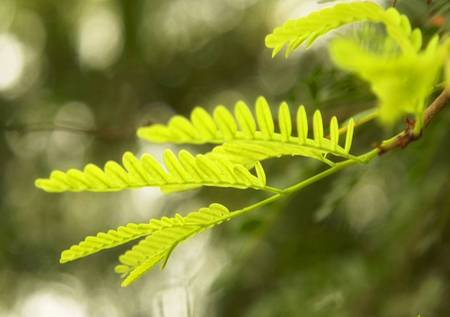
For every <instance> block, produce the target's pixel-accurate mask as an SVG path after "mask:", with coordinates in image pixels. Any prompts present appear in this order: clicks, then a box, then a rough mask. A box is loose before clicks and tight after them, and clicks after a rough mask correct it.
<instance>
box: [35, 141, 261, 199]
mask: <svg viewBox="0 0 450 317" xmlns="http://www.w3.org/2000/svg"><path fill="white" fill-rule="evenodd" d="M163 159H164V165H165V169H166V170H167V171H166V170H165V169H164V168H163V166H162V165H161V164H160V163H158V162H157V161H156V160H155V158H154V157H152V156H151V155H149V154H144V155H143V156H142V157H141V158H140V159H138V158H136V157H135V156H134V155H133V154H132V153H130V152H127V153H125V154H124V155H123V159H122V162H123V166H124V167H125V168H123V167H122V166H120V165H119V164H117V163H115V162H112V161H110V162H107V163H106V164H105V167H104V169H103V170H102V169H100V168H99V167H97V166H95V165H93V164H88V165H87V166H86V167H85V168H84V170H83V171H80V170H75V169H70V170H68V171H67V172H65V173H64V172H62V171H54V172H52V173H51V174H50V177H49V178H48V179H38V180H36V186H37V187H38V188H41V189H43V190H45V191H47V192H65V191H73V192H80V191H94V192H111V191H119V190H123V189H130V188H141V187H159V188H161V190H162V191H164V192H174V191H182V190H188V189H192V188H198V187H201V186H214V187H232V188H240V189H244V188H254V189H258V190H264V189H265V188H266V184H265V179H260V178H258V177H255V176H254V175H252V174H251V173H250V172H249V171H248V170H247V169H246V168H245V167H244V166H242V165H238V164H233V163H231V162H229V161H226V160H225V159H222V160H220V161H217V160H213V159H212V158H211V157H209V156H206V155H201V154H200V155H197V156H195V157H194V156H193V155H191V154H190V153H189V152H187V151H184V150H182V151H180V153H179V155H178V157H177V156H176V155H175V154H174V153H173V152H172V151H170V150H166V151H165V152H164V156H163Z"/></svg>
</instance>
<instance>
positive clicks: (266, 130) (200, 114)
mask: <svg viewBox="0 0 450 317" xmlns="http://www.w3.org/2000/svg"><path fill="white" fill-rule="evenodd" d="M255 114H256V116H254V115H253V114H252V111H251V110H250V109H249V107H248V106H247V105H246V104H245V103H244V102H242V101H239V102H237V103H236V105H235V108H234V115H235V117H234V118H233V117H232V115H231V113H230V112H229V111H228V110H226V109H225V108H224V107H223V106H219V107H218V108H216V110H214V119H212V118H211V116H210V115H208V114H207V112H206V111H205V110H203V109H202V108H199V107H197V108H196V109H195V110H194V111H193V113H192V114H191V119H192V124H191V126H192V127H193V129H197V131H199V133H198V134H197V135H195V134H194V133H187V132H186V131H181V132H179V131H177V130H176V129H177V128H176V127H175V126H173V125H171V124H170V122H169V125H168V126H163V125H153V126H150V127H144V128H140V129H139V131H138V135H139V136H140V137H142V138H144V139H146V140H149V141H151V142H173V143H193V144H199V143H224V144H222V145H220V146H217V147H215V148H214V150H213V151H212V152H211V153H208V154H207V156H208V157H210V158H212V159H214V160H216V161H217V160H222V159H226V160H229V161H231V162H233V163H235V164H242V165H244V166H246V167H248V168H251V167H253V166H254V165H255V162H257V161H260V160H265V159H269V158H273V157H280V156H283V155H292V156H306V157H310V158H314V159H317V160H320V161H323V162H324V163H326V164H330V165H332V162H331V161H329V160H328V159H326V158H325V156H326V155H328V154H332V155H333V156H336V157H342V158H345V159H356V158H355V157H354V156H352V155H350V154H349V152H348V151H344V148H343V147H341V146H340V145H339V143H338V142H339V139H338V138H334V139H331V138H325V137H324V133H323V131H324V127H323V122H322V117H321V114H320V112H316V113H315V114H314V119H313V130H314V135H313V137H308V118H307V115H306V111H305V107H304V106H300V107H299V108H298V110H297V115H296V118H297V120H296V121H297V122H296V126H297V135H294V134H293V133H292V126H293V124H292V117H291V114H290V110H289V106H288V105H287V103H285V102H283V103H281V104H280V106H279V108H278V131H279V132H276V131H275V122H274V120H273V118H272V113H271V110H270V107H269V105H268V103H267V101H266V100H265V99H264V98H263V97H259V98H258V99H257V101H256V103H255ZM202 118H203V119H204V122H205V123H204V124H201V123H200V122H201V119H202ZM236 122H237V123H238V124H239V127H237V125H236ZM256 123H257V124H256ZM200 127H201V128H200ZM213 129H215V130H213ZM202 131H203V132H202ZM205 131H206V132H205ZM180 135H182V136H183V137H182V138H180V137H179V136H180ZM187 135H193V136H194V138H193V139H189V138H188V137H187Z"/></svg>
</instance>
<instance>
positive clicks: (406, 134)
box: [378, 89, 450, 155]
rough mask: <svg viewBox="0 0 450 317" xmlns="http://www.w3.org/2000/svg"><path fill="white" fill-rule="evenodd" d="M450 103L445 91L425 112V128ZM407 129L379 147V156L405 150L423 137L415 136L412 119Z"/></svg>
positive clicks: (447, 92)
mask: <svg viewBox="0 0 450 317" xmlns="http://www.w3.org/2000/svg"><path fill="white" fill-rule="evenodd" d="M449 101H450V92H449V91H448V90H447V89H444V90H443V91H442V92H441V94H440V95H439V96H438V97H437V98H436V99H435V100H434V101H433V102H432V103H431V105H430V106H429V107H428V108H427V109H426V110H425V113H424V127H427V126H428V125H429V124H430V122H431V121H432V120H433V118H434V117H435V115H436V114H438V113H439V112H440V111H441V110H442V109H443V108H444V107H445V106H446V105H447V104H448V102H449ZM406 125H407V126H406V129H405V130H404V131H402V132H401V133H399V134H398V135H396V136H395V137H393V138H391V139H389V140H387V141H385V142H383V143H382V144H381V145H379V146H378V154H379V155H382V154H384V153H386V152H389V151H392V150H394V149H397V148H405V147H407V146H408V145H409V144H410V143H411V142H414V141H416V140H417V139H419V138H420V137H421V134H419V135H417V134H414V132H413V131H414V126H415V122H414V121H413V120H411V119H409V120H407V121H406Z"/></svg>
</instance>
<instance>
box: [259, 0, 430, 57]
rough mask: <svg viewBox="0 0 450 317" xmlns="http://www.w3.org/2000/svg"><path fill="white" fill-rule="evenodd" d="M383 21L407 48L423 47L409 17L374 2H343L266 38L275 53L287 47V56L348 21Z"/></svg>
mask: <svg viewBox="0 0 450 317" xmlns="http://www.w3.org/2000/svg"><path fill="white" fill-rule="evenodd" d="M362 21H368V22H374V23H383V24H384V25H385V26H386V30H387V33H388V34H389V36H390V37H391V38H393V39H394V40H395V41H396V42H397V44H398V45H399V46H400V48H401V49H402V50H403V51H405V52H406V51H408V52H412V51H417V50H418V49H420V43H421V33H420V31H419V30H418V29H416V30H414V31H412V30H411V25H410V23H409V20H408V18H407V17H406V16H404V15H400V13H399V12H398V11H397V10H396V9H395V8H389V9H387V10H385V9H383V8H382V7H380V6H379V5H377V4H375V3H373V2H355V3H340V4H337V5H335V6H334V7H331V8H326V9H323V10H320V11H316V12H313V13H311V14H310V15H308V16H306V17H302V18H300V19H297V20H289V21H287V22H286V23H285V24H283V25H282V26H280V27H277V28H275V29H274V31H273V32H272V33H271V34H269V35H268V36H267V37H266V41H265V42H266V46H267V47H268V48H272V49H273V53H272V55H273V56H275V55H276V54H278V52H280V51H281V50H282V49H283V47H285V46H287V49H286V56H288V55H289V54H290V53H291V52H292V51H294V50H295V49H296V48H297V47H298V46H300V45H302V44H303V43H306V46H307V47H308V46H310V45H311V44H312V43H313V42H314V41H315V40H316V39H317V38H319V37H320V36H322V35H324V34H326V33H328V32H329V31H331V30H334V29H337V28H339V27H341V26H344V25H346V24H350V23H355V22H362Z"/></svg>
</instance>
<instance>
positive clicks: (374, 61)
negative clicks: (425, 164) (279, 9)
mask: <svg viewBox="0 0 450 317" xmlns="http://www.w3.org/2000/svg"><path fill="white" fill-rule="evenodd" d="M360 21H368V22H374V23H382V24H383V25H384V26H385V28H386V35H382V36H383V37H384V39H383V40H384V43H389V44H391V43H395V45H396V46H397V47H398V52H395V50H393V49H392V45H390V47H389V49H386V48H385V50H382V51H381V52H372V51H370V50H369V49H368V48H366V47H364V46H363V45H362V44H361V43H360V42H359V41H358V40H355V39H350V38H344V39H336V40H333V41H332V42H331V45H330V48H331V49H330V54H331V57H332V60H333V61H334V62H335V64H336V65H337V66H338V67H341V68H342V69H344V70H347V71H351V72H353V73H355V74H357V75H358V76H360V77H361V78H363V79H364V80H366V81H368V82H369V83H370V85H371V89H372V91H373V92H374V93H375V95H376V96H377V97H378V99H379V106H380V120H381V121H382V122H383V123H385V124H386V125H391V124H392V123H393V122H394V121H395V120H397V119H398V118H399V117H400V116H402V115H404V114H412V115H414V116H415V119H416V122H417V125H416V129H415V132H416V133H420V129H421V127H422V124H423V111H424V107H425V101H426V98H427V97H428V96H429V94H430V93H431V92H432V90H433V88H434V85H435V84H436V81H437V79H438V76H439V73H440V71H441V70H442V68H443V64H444V56H445V44H441V45H439V40H438V38H437V37H434V38H433V39H432V40H431V41H430V43H429V44H428V46H427V48H426V49H425V50H421V48H422V32H421V31H420V30H419V29H414V30H413V29H412V28H411V23H410V22H409V20H408V18H407V17H406V16H405V15H402V14H400V13H399V12H398V11H397V10H396V9H395V8H389V9H387V10H385V9H383V8H381V7H380V6H378V5H377V4H375V3H372V2H356V3H346V4H337V5H336V6H334V7H332V8H327V9H323V10H321V11H318V12H314V13H312V14H310V15H308V16H306V17H304V18H300V19H298V20H291V21H288V22H286V23H285V24H284V25H282V26H280V27H278V28H276V29H275V30H274V31H273V33H272V34H270V35H268V36H267V37H266V46H267V47H269V48H272V49H273V55H274V56H275V55H276V54H277V53H278V52H279V51H280V50H281V49H282V48H283V47H284V46H287V49H286V56H287V55H289V54H290V53H291V52H292V51H293V50H294V49H296V48H297V47H298V46H299V45H301V44H302V43H304V42H306V43H307V46H309V45H311V44H312V43H313V42H314V40H315V39H316V38H317V37H319V36H321V35H324V34H325V33H327V32H329V31H331V30H333V29H336V28H338V27H341V26H343V25H346V24H349V23H353V22H360ZM360 40H365V41H366V42H368V41H370V40H371V39H370V38H369V39H367V38H366V39H360ZM393 52H395V53H393ZM418 78H420V80H418Z"/></svg>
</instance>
